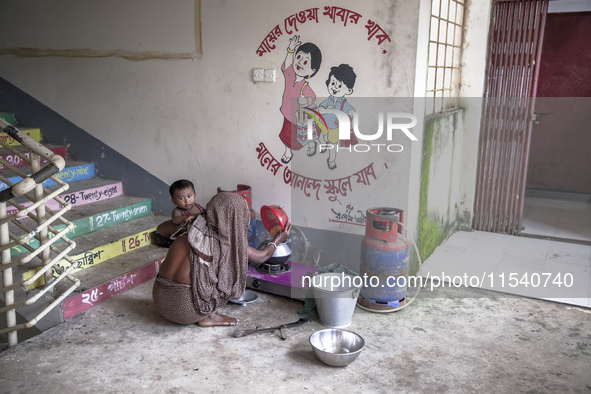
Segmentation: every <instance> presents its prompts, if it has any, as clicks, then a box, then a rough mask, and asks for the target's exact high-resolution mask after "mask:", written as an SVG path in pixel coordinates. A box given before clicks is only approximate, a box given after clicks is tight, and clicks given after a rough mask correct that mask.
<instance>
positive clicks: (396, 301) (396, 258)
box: [357, 208, 410, 312]
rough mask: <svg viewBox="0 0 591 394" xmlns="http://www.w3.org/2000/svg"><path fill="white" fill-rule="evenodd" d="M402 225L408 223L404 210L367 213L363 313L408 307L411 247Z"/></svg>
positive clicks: (361, 294) (363, 243)
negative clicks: (405, 220)
mask: <svg viewBox="0 0 591 394" xmlns="http://www.w3.org/2000/svg"><path fill="white" fill-rule="evenodd" d="M399 223H404V211H402V210H401V209H397V208H370V209H368V210H367V212H366V224H365V236H364V237H363V239H362V241H361V264H360V269H359V271H360V274H361V277H362V278H363V281H364V286H363V287H362V288H361V291H360V292H359V298H358V300H357V305H359V306H360V307H361V308H362V309H366V310H369V311H375V312H394V311H396V310H398V309H400V308H401V307H402V306H403V305H404V304H405V303H406V289H407V282H408V266H409V251H410V243H409V241H408V240H407V239H406V237H404V236H403V235H402V227H401V226H400V225H399Z"/></svg>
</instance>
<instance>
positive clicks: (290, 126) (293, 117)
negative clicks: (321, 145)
mask: <svg viewBox="0 0 591 394" xmlns="http://www.w3.org/2000/svg"><path fill="white" fill-rule="evenodd" d="M321 63H322V53H321V52H320V49H319V48H318V47H317V46H316V45H315V44H313V43H311V42H306V43H304V44H302V43H301V42H300V36H297V35H296V36H293V37H291V38H290V39H289V45H288V47H287V54H286V56H285V61H284V62H283V64H282V65H281V71H282V72H283V76H284V79H285V88H284V90H283V103H282V105H281V113H282V114H283V117H284V121H283V128H282V129H281V133H280V134H279V138H280V139H281V141H282V142H283V144H284V145H285V152H284V153H283V156H282V157H281V162H283V163H285V164H287V163H289V162H290V161H291V159H292V157H293V151H294V150H300V149H302V147H303V145H302V144H301V143H300V142H299V141H298V140H297V138H296V134H297V122H298V120H301V119H303V114H304V112H303V108H304V107H308V106H312V105H313V104H314V101H315V100H316V94H315V93H314V91H313V90H312V88H311V87H310V84H309V83H308V80H309V79H310V78H312V77H313V76H314V75H316V73H317V72H318V70H319V69H320V64H321ZM294 98H297V103H298V105H297V106H296V107H295V108H293V106H292V101H293V99H294ZM316 146H317V144H316V142H313V143H308V152H307V153H308V156H313V155H314V154H316Z"/></svg>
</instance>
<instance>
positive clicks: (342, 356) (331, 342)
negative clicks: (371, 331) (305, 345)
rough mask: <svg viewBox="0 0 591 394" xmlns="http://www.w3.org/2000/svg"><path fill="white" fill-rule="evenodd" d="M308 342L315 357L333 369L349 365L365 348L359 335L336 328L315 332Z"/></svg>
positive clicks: (363, 341)
mask: <svg viewBox="0 0 591 394" xmlns="http://www.w3.org/2000/svg"><path fill="white" fill-rule="evenodd" d="M309 340H310V345H312V349H314V354H315V355H316V357H318V359H319V360H320V361H322V362H323V363H325V364H328V365H330V366H333V367H345V366H347V365H349V364H351V363H352V362H353V361H355V359H356V358H357V357H358V356H359V354H360V353H361V351H362V350H363V348H365V340H364V339H363V338H362V337H361V336H360V335H358V334H356V333H354V332H353V331H347V330H341V329H338V328H328V329H326V330H320V331H316V332H315V333H313V334H312V335H310V339H309Z"/></svg>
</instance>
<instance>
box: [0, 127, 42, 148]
mask: <svg viewBox="0 0 591 394" xmlns="http://www.w3.org/2000/svg"><path fill="white" fill-rule="evenodd" d="M19 130H20V131H22V132H23V133H24V134H26V135H28V136H29V137H31V138H32V139H34V140H35V141H37V142H40V141H41V129H33V128H19ZM0 140H2V141H4V142H5V143H7V144H8V145H9V146H18V145H21V143H20V142H18V141H17V140H15V139H14V138H12V137H11V136H9V135H8V134H6V133H0Z"/></svg>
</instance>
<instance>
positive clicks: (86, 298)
mask: <svg viewBox="0 0 591 394" xmlns="http://www.w3.org/2000/svg"><path fill="white" fill-rule="evenodd" d="M101 295H103V293H102V292H101V293H100V294H99V292H98V289H92V291H91V292H90V293H84V294H82V302H83V303H85V304H89V305H92V304H93V303H95V302H96V301H97V300H98V298H99V296H101Z"/></svg>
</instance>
